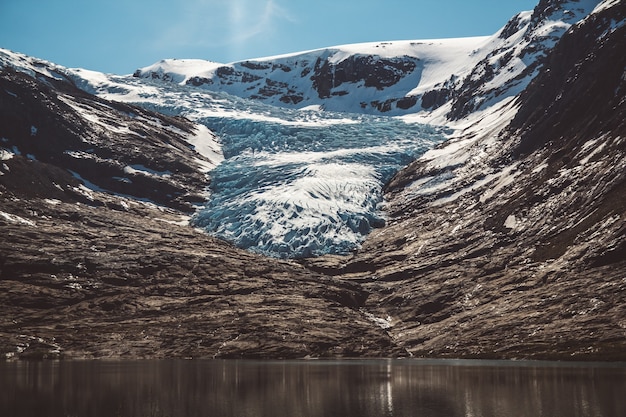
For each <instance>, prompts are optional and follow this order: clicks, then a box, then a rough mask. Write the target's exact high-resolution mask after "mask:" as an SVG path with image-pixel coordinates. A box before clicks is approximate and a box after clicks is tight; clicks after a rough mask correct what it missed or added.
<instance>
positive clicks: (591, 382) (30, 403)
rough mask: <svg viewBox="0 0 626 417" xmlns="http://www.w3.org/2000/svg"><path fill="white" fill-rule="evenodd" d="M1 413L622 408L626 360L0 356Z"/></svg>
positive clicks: (449, 416) (482, 414)
mask: <svg viewBox="0 0 626 417" xmlns="http://www.w3.org/2000/svg"><path fill="white" fill-rule="evenodd" d="M0 416H5V417H20V416H38V417H43V416H47V417H55V416H63V417H70V416H76V417H82V416H107V417H113V416H119V417H125V416H137V417H139V416H141V417H144V416H154V417H165V416H170V417H178V416H181V417H182V416H185V417H195V416H220V417H221V416H238V417H247V416H249V417H253V416H272V417H283V416H284V417H287V416H289V417H298V416H307V417H315V416H343V417H351V416H355V417H356V416H359V417H368V416H377V417H380V416H421V417H428V416H431V417H456V416H459V417H460V416H464V417H470V416H471V417H487V416H494V417H495V416H497V417H513V416H515V417H524V416H529V417H530V416H532V417H541V416H546V417H559V416H562V417H577V416H594V417H618V416H626V364H602V363H560V362H530V361H465V360H408V359H407V360H341V361H325V360H310V361H234V360H231V361H222V360H215V361H214V360H206V361H205V360H187V361H186V360H154V361H153V360H145V361H50V362H45V361H44V362H0Z"/></svg>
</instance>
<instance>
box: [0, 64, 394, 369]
mask: <svg viewBox="0 0 626 417" xmlns="http://www.w3.org/2000/svg"><path fill="white" fill-rule="evenodd" d="M22 70H23V68H22ZM51 75H53V74H51V73H50V72H49V71H48V70H47V69H45V68H43V67H42V68H41V69H40V71H33V72H31V73H30V74H26V73H24V72H22V71H20V72H18V71H16V70H14V69H12V68H10V67H8V66H7V67H5V68H4V69H2V71H1V72H0V85H1V87H0V109H1V112H0V114H1V116H0V118H1V119H0V120H1V121H0V137H1V138H2V143H1V146H0V152H1V153H0V156H1V161H0V162H1V164H0V231H1V233H2V236H3V237H2V239H0V311H1V314H0V316H1V318H0V352H1V353H2V355H3V356H4V357H6V358H14V357H19V358H42V357H45V358H56V357H132V358H135V357H240V356H246V357H252V356H254V357H272V358H276V357H305V356H376V355H380V354H381V353H382V352H385V355H393V356H395V355H402V354H403V351H402V350H401V349H400V348H398V347H397V346H396V345H394V344H393V343H391V341H390V338H389V336H388V335H387V334H386V333H385V332H384V331H383V330H382V329H381V328H380V327H378V326H375V325H373V324H372V320H371V317H370V316H368V315H367V314H365V313H364V312H363V311H361V310H360V309H359V307H360V306H361V305H362V303H363V301H364V300H365V298H367V296H368V294H367V292H365V291H364V290H363V289H362V288H360V287H359V286H358V285H356V284H353V283H350V282H347V281H345V280H341V279H335V278H329V277H325V276H322V275H320V274H314V273H311V271H308V270H306V269H304V268H303V267H301V266H300V265H296V264H290V263H284V262H279V261H277V260H274V259H269V258H263V257H260V256H255V255H253V254H250V253H248V252H245V251H243V250H240V249H236V248H233V247H232V246H230V245H229V244H227V243H224V242H221V241H218V240H216V239H214V238H210V237H208V236H206V235H205V234H203V233H200V232H197V231H195V230H194V229H192V228H190V227H189V226H188V223H187V220H188V216H186V214H188V213H189V212H190V211H192V209H193V207H192V205H191V204H192V203H194V202H196V201H201V198H202V194H203V193H204V188H205V187H206V185H207V181H208V179H207V177H206V175H205V174H203V171H205V170H206V169H207V167H210V165H211V164H213V161H211V160H208V159H207V157H206V156H204V155H202V154H200V153H198V152H196V151H195V150H194V147H193V146H192V145H191V144H190V143H189V142H188V140H190V141H191V142H194V138H195V137H196V136H197V134H198V131H199V130H201V128H200V127H198V126H196V125H194V124H193V123H191V122H190V121H189V120H185V119H181V118H172V117H166V116H163V115H160V114H157V113H152V112H148V111H145V110H142V109H141V108H138V107H134V106H128V105H125V104H121V103H114V102H108V101H105V100H102V99H99V98H97V97H94V96H90V95H87V94H85V93H84V92H82V91H81V90H79V89H77V88H76V87H73V86H72V85H71V83H69V82H68V80H66V79H58V78H59V76H57V77H51ZM209 139H210V138H205V140H209Z"/></svg>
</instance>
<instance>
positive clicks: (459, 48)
mask: <svg viewBox="0 0 626 417" xmlns="http://www.w3.org/2000/svg"><path fill="white" fill-rule="evenodd" d="M596 4H597V1H594V0H582V1H578V0H572V1H556V2H555V1H545V0H544V1H541V2H540V4H539V5H538V6H537V7H536V8H535V10H534V11H528V12H522V13H520V14H518V15H516V16H515V17H513V18H512V19H511V20H510V21H509V22H508V23H507V24H506V25H505V26H504V27H503V28H502V29H501V30H500V31H498V32H497V33H496V34H494V35H493V36H488V37H476V38H462V39H441V40H416V41H396V42H378V43H367V44H357V45H344V46H337V47H331V48H324V49H319V50H313V51H308V52H302V53H296V54H289V55H283V56H276V57H268V58H260V59H254V60H247V61H242V62H235V63H232V64H227V65H224V64H218V63H214V62H208V61H202V60H173V59H166V60H163V61H160V62H157V63H155V64H153V65H151V66H148V67H145V68H142V69H139V70H137V71H136V72H135V74H134V76H136V77H142V78H149V79H159V80H163V81H166V82H172V83H176V84H179V85H190V86H195V87H199V88H202V89H206V90H210V91H224V92H227V93H229V94H232V95H236V96H238V97H244V98H251V99H255V100H260V101H262V102H264V103H268V104H272V105H275V106H283V107H295V108H306V107H309V106H320V107H321V108H324V109H326V110H332V111H342V112H353V113H370V114H372V113H373V114H381V113H384V114H388V115H398V114H409V113H410V114H414V113H418V112H425V111H431V110H434V109H436V108H438V107H442V106H444V110H443V111H442V113H443V114H444V115H445V116H446V117H447V118H448V119H459V118H462V117H464V116H467V115H468V114H469V113H471V112H473V111H476V110H480V109H484V108H486V107H489V106H490V105H493V104H495V103H497V102H499V101H501V100H503V99H505V98H507V97H510V96H514V95H517V94H518V93H519V92H520V91H522V90H523V89H524V88H525V87H526V86H527V85H528V83H529V82H530V80H531V79H532V78H533V77H534V76H535V75H536V74H537V71H538V69H539V67H540V66H541V62H542V59H543V58H544V57H545V55H546V53H547V52H548V51H549V50H550V48H552V47H553V46H554V45H555V44H556V42H557V41H558V39H559V38H560V37H561V36H562V35H563V33H565V31H566V30H567V28H569V27H570V26H571V25H572V24H574V23H576V22H578V21H580V20H581V19H582V18H583V17H585V16H586V15H588V14H589V13H590V12H591V11H592V10H593V8H594V7H595V5H596Z"/></svg>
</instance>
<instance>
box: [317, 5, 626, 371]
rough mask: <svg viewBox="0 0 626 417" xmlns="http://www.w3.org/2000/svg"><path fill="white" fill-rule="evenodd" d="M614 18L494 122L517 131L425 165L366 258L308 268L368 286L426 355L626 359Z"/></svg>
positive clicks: (396, 198)
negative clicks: (505, 118)
mask: <svg viewBox="0 0 626 417" xmlns="http://www.w3.org/2000/svg"><path fill="white" fill-rule="evenodd" d="M602 6H604V7H598V9H596V12H594V13H593V14H592V15H590V16H589V17H588V18H586V19H585V20H584V21H582V22H581V23H579V24H577V25H576V26H575V27H573V28H572V29H571V30H570V31H569V32H568V33H566V34H565V35H564V36H563V38H562V39H561V41H560V42H559V43H558V44H557V45H556V46H555V48H554V49H553V50H552V51H551V52H550V54H549V55H548V57H547V60H546V62H545V67H544V69H543V70H542V71H541V72H540V73H539V74H538V76H537V77H536V78H535V79H534V81H533V82H532V83H531V84H530V86H529V87H528V88H527V89H526V90H525V91H524V92H523V93H522V94H521V95H520V97H519V99H518V100H516V101H512V102H510V103H509V104H508V105H507V106H504V107H503V108H501V109H498V110H496V113H495V114H496V115H497V114H498V112H500V113H501V114H505V113H510V112H512V111H513V112H515V117H514V118H513V120H512V122H511V123H510V124H509V125H508V126H506V127H504V126H502V125H498V124H495V125H494V124H493V119H492V118H490V117H487V118H485V119H483V120H481V121H479V122H477V123H478V124H477V125H475V126H471V127H470V128H469V130H468V132H466V133H465V134H461V135H460V136H459V137H457V138H456V139H454V140H453V141H452V142H451V143H448V144H447V146H445V147H443V148H441V149H438V150H434V151H431V152H429V153H427V154H426V155H425V156H424V157H423V158H421V159H420V160H418V161H416V162H414V163H413V164H411V165H410V166H409V167H407V168H406V169H404V170H403V171H402V172H401V173H400V174H399V175H397V176H396V178H395V179H394V180H393V181H392V182H391V183H390V184H389V186H388V188H387V198H388V205H387V210H388V212H389V213H390V216H391V218H390V221H389V224H388V226H387V227H386V228H384V229H382V230H380V231H376V232H374V233H373V234H372V235H371V236H370V238H369V239H368V240H367V241H366V243H365V244H364V245H363V247H362V249H361V251H360V252H359V253H358V254H357V255H356V256H354V257H353V258H351V259H340V260H338V259H326V260H322V259H317V260H315V261H311V262H310V264H309V266H310V267H313V268H316V269H317V270H320V271H325V272H327V273H335V274H338V275H342V276H354V277H355V279H356V278H357V277H358V279H360V280H361V282H363V283H364V286H365V287H366V288H368V289H370V291H372V292H373V293H374V294H375V296H374V297H370V298H369V299H368V303H367V306H371V307H370V308H372V311H374V312H375V314H377V315H379V316H384V315H390V316H391V318H392V320H391V324H392V327H390V329H389V333H390V334H391V335H392V337H393V339H394V341H396V342H397V343H399V344H401V345H402V346H404V347H406V348H407V350H408V351H410V352H411V353H412V354H414V355H417V356H422V355H427V356H428V355H435V356H451V357H458V356H468V357H517V358H519V357H540V358H550V357H552V358H574V359H581V358H584V359H624V353H623V352H624V343H625V340H626V309H625V308H624V305H625V301H626V246H625V245H626V233H625V232H626V224H625V223H624V216H625V214H626V188H625V187H626V182H625V180H626V177H625V176H624V172H625V171H624V168H625V167H626V148H625V142H624V137H625V135H626V123H625V120H626V118H625V116H626V106H625V98H626V96H625V91H626V78H625V77H624V68H626V60H625V59H624V55H623V54H622V53H621V51H623V50H625V48H626V41H625V40H626V36H625V30H626V29H625V27H624V22H625V18H626V13H625V9H626V7H624V5H623V4H621V3H619V2H604V3H603V4H602ZM490 116H494V114H491V115H490Z"/></svg>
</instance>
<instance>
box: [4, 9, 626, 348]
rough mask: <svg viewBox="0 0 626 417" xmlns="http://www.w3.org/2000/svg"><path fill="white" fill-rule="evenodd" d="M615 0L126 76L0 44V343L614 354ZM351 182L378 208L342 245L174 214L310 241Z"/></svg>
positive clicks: (619, 173)
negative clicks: (316, 248) (497, 26)
mask: <svg viewBox="0 0 626 417" xmlns="http://www.w3.org/2000/svg"><path fill="white" fill-rule="evenodd" d="M624 9H625V7H624V5H623V4H622V2H620V1H616V0H604V1H586V0H581V1H562V0H541V1H540V2H539V4H538V5H537V7H536V8H535V9H534V10H533V11H532V12H522V13H520V14H518V15H517V16H515V17H514V18H513V19H512V20H511V21H510V22H509V23H508V24H507V25H505V26H504V27H503V29H502V30H501V31H499V32H498V33H497V34H495V35H494V36H492V37H485V38H472V39H464V40H461V39H456V40H442V41H415V42H389V43H377V44H367V45H350V46H343V47H337V48H328V49H324V50H318V51H310V52H306V53H299V54H293V55H288V56H282V57H273V58H266V59H259V60H250V61H245V62H241V63H234V64H230V65H221V64H215V63H207V62H204V61H163V62H161V63H158V64H155V65H153V66H151V67H148V68H145V69H142V70H138V71H137V72H136V73H135V76H134V77H128V76H114V75H104V74H99V73H94V72H90V71H86V70H80V69H74V70H70V69H66V68H62V67H60V66H57V65H54V64H52V63H48V62H45V61H41V60H37V59H35V58H30V57H25V56H23V55H20V54H16V53H12V52H9V51H0V67H1V68H2V70H1V73H0V82H1V83H2V86H1V88H0V108H1V109H2V112H0V117H1V119H0V120H1V123H0V138H1V140H2V143H0V156H1V159H2V161H1V162H2V164H1V165H0V172H1V174H2V175H0V192H1V198H0V228H1V229H2V233H3V236H5V238H4V239H3V240H1V241H0V286H2V291H0V297H1V301H2V303H1V305H2V307H0V311H2V315H1V317H2V320H1V321H0V352H2V353H3V354H4V355H5V356H6V357H7V358H27V357H265V358H285V357H289V358H294V357H300V358H301V357H306V356H310V357H323V356H347V357H354V356H369V357H371V356H388V357H389V356H392V357H397V356H425V357H489V358H544V359H548V358H557V359H599V360H624V353H623V352H625V350H624V346H625V344H626V330H625V329H626V310H625V309H624V308H622V306H624V305H626V304H625V303H624V301H625V299H624V297H625V294H626V283H625V281H624V277H625V276H626V272H625V271H626V258H625V257H624V253H625V252H624V249H625V240H626V234H625V230H624V221H623V219H624V215H625V212H624V210H625V209H624V207H626V205H625V204H624V203H625V202H624V196H625V195H626V194H625V193H624V191H625V190H624V179H625V178H624V175H623V172H624V167H625V165H626V158H625V153H624V152H625V151H626V149H624V142H623V138H624V134H625V133H626V132H624V130H625V129H626V128H625V126H624V120H625V118H624V102H625V98H624V97H625V95H624V91H625V88H626V85H625V84H624V83H625V78H624V68H625V67H626V65H625V64H626V63H625V62H624V57H623V54H622V53H621V51H623V50H625V45H624V42H625V39H626V37H625V36H624V30H625V29H624V22H625V21H626V18H625V10H624ZM320 109H325V110H324V111H320ZM331 110H332V111H331ZM333 111H341V112H353V113H352V114H348V113H333ZM355 113H358V114H355ZM390 115H393V116H398V117H389V116H390ZM425 121H428V122H430V123H436V124H438V125H439V127H438V128H433V127H430V128H427V127H424V126H421V125H416V124H415V123H416V122H425ZM403 125H406V127H403ZM320 126H327V127H328V128H327V129H320V128H319V127H320ZM385 131H387V132H393V135H391V134H390V136H393V138H391V139H389V140H388V141H387V139H385V140H382V139H381V137H383V136H384V132H385ZM403 135H406V137H404V136H403ZM411 135H413V139H412V140H411ZM425 135H426V136H428V135H432V136H430V137H431V138H432V139H428V140H426V139H425V137H426V136H425ZM437 135H439V136H438V137H440V139H438V138H437V137H436V136H437ZM444 135H445V136H446V137H447V140H446V141H445V142H444V143H440V142H441V141H442V140H443V136H444ZM398 136H400V137H401V140H397V137H398ZM268 137H269V138H270V139H268ZM271 139H273V140H271ZM383 139H384V138H383ZM416 140H417V141H423V143H424V144H426V143H428V145H427V147H428V148H429V149H430V150H428V151H427V152H425V153H424V151H425V150H426V149H425V148H420V149H417V148H415V142H416ZM337 141H339V142H337ZM437 143H440V144H439V145H436V144H437ZM332 144H335V145H334V146H335V147H332V146H331V145H332ZM392 151H393V152H392ZM333 158H339V159H333ZM411 161H412V162H411ZM294 164H295V165H294ZM315 164H318V165H315ZM312 166H316V167H317V168H316V169H312V168H311V167H312ZM266 167H269V168H271V169H267V170H266V169H265V168H266ZM294 167H296V168H297V169H295V168H294ZM330 167H334V168H335V169H334V170H331V169H329V168H330ZM287 168H288V169H287ZM342 168H343V169H342ZM346 168H349V169H346ZM366 168H369V169H366ZM281 174H282V177H283V178H282V179H281V178H280V177H281ZM352 174H354V175H352ZM363 180H365V181H363ZM362 183H367V184H371V187H370V185H368V186H367V187H354V184H362ZM277 184H278V186H276V185H277ZM293 184H296V185H298V187H300V188H298V187H296V188H288V187H287V188H286V186H287V185H293ZM303 184H304V185H303ZM383 184H384V185H385V186H384V189H380V190H378V189H379V188H380V187H382V186H383ZM255 185H256V188H255ZM207 187H208V189H207ZM238 187H244V188H246V189H247V192H248V193H249V194H248V195H249V196H251V197H250V198H251V199H252V200H250V201H252V202H253V203H252V206H251V207H252V209H251V210H250V211H247V209H245V206H244V205H243V204H241V201H247V200H245V199H244V200H238V199H237V198H239V196H238V195H235V194H228V192H231V191H238V190H239V188H238ZM223 190H226V191H228V192H227V193H226V194H224V193H223ZM298 190H300V191H302V192H301V193H298V192H296V191H298ZM337 190H339V191H337ZM341 190H350V192H349V193H346V192H343V193H342V192H341ZM336 191H337V192H336ZM372 193H374V194H375V195H374V197H375V198H374V199H369V198H368V199H365V200H362V201H361V200H359V199H358V198H357V197H359V198H360V197H361V196H364V195H369V194H372ZM377 193H378V194H377ZM382 193H384V199H383V194H382ZM347 194H349V196H351V197H354V199H353V200H355V201H357V202H358V203H357V204H355V206H358V207H359V210H360V207H363V206H367V207H368V210H369V211H367V212H366V213H365V214H359V215H363V216H364V217H365V218H368V219H370V220H371V221H370V220H368V224H369V226H373V227H362V229H363V230H362V232H363V233H364V235H363V240H359V241H358V242H357V243H358V245H357V246H355V247H351V249H350V250H349V251H347V252H341V251H334V253H335V254H329V255H325V256H317V257H305V258H303V259H299V260H297V261H295V260H280V259H276V258H273V257H267V256H262V255H259V254H254V253H251V252H250V251H246V250H243V249H240V248H237V247H235V246H233V245H232V244H230V243H227V242H225V241H223V240H220V239H217V238H215V237H212V236H209V235H208V234H206V233H204V232H201V231H198V230H195V229H194V228H193V227H190V226H189V221H190V220H191V221H192V223H193V222H194V219H196V220H197V219H198V218H199V216H200V214H199V213H203V212H202V210H205V209H208V210H209V211H208V212H204V213H208V214H206V215H208V216H209V217H211V218H216V219H219V220H217V221H216V224H218V225H219V224H222V223H224V222H231V223H229V224H233V225H236V227H234V228H233V229H232V230H231V229H229V230H231V231H232V232H233V233H234V234H236V235H237V237H242V238H244V239H248V240H251V238H250V236H252V235H251V233H252V232H255V230H259V229H260V230H265V229H264V228H265V227H270V229H269V230H273V231H275V229H271V227H272V225H274V224H277V225H281V227H285V228H289V227H291V228H292V230H297V231H298V236H296V237H294V236H291V235H289V239H296V238H297V239H300V238H303V239H309V238H310V237H311V236H312V237H316V236H320V235H321V234H322V235H323V233H327V232H328V230H329V228H328V227H326V229H322V228H319V229H315V227H317V226H315V227H313V226H309V225H308V223H307V222H308V221H309V220H308V219H310V217H307V216H309V214H311V213H318V214H319V216H318V217H317V219H318V220H319V221H324V222H326V221H328V222H329V223H316V224H318V225H320V224H321V226H320V227H323V226H324V225H325V224H343V223H342V222H346V223H345V224H350V222H353V223H354V219H355V218H357V217H355V213H353V212H344V211H343V210H344V208H345V206H346V205H348V201H347V200H346V201H344V202H343V203H341V204H339V203H338V202H337V201H338V200H337V199H338V198H343V197H345V196H346V195H347ZM285 196H291V197H292V200H285ZM338 196H339V197H338ZM278 197H280V198H278ZM246 198H248V197H246ZM206 199H208V203H207V201H206ZM297 199H301V200H298V201H299V203H298V204H294V201H296V200H297ZM355 201H351V202H350V203H354V202H355ZM211 202H213V203H211ZM215 202H217V203H215ZM211 204H213V207H211ZM264 204H267V206H266V205H264ZM255 206H256V207H260V208H263V207H279V208H280V209H281V211H280V213H279V215H278V216H279V217H274V216H275V214H271V215H267V216H265V218H255V217H254V215H255V214H257V212H259V211H261V210H256V211H255V209H254V207H255ZM237 207H239V208H240V210H236V208H237ZM298 207H299V208H298ZM337 207H340V208H339V209H338V208H337ZM305 208H307V209H308V210H310V211H305ZM235 212H243V216H242V217H241V218H239V217H236V218H235V220H232V219H230V217H228V216H226V217H223V216H222V217H220V216H221V215H222V214H223V213H227V214H229V213H234V214H235V215H237V213H235ZM303 213H304V214H303ZM215 214H219V215H220V216H218V217H212V216H214V215H215ZM239 214H241V213H239ZM335 214H337V217H334V215H335ZM190 216H192V217H190ZM367 216H372V217H371V218H370V217H367ZM377 216H378V217H377ZM261 217H263V216H261ZM377 218H380V219H381V220H382V221H378V220H376V219H377ZM274 219H278V220H276V222H275V223H274ZM303 219H307V220H306V222H305V221H303ZM328 219H332V220H328ZM248 220H251V223H249V225H250V227H242V225H245V224H248V223H245V221H248ZM290 222H291V223H290ZM301 223H307V224H305V225H304V226H302V225H301ZM193 224H198V223H193ZM354 224H356V227H355V229H350V230H351V231H352V232H353V231H354V230H357V231H358V230H361V226H360V225H364V224H365V223H364V222H360V223H358V224H357V223H354ZM301 226H302V227H301ZM311 230H313V232H312V231H311ZM322 230H324V232H322ZM333 230H343V229H341V228H338V229H333ZM305 231H306V233H305ZM333 233H334V232H333ZM218 235H219V234H218ZM261 235H262V236H261V238H260V240H263V239H265V240H266V241H268V240H272V239H281V240H285V239H286V238H287V235H281V234H271V233H265V232H263V233H261ZM330 235H332V234H329V236H330ZM345 235H346V232H345V231H344V232H341V233H338V234H337V236H339V237H342V236H345ZM231 241H232V242H234V243H236V244H237V245H239V246H242V245H241V244H240V242H239V241H237V240H236V239H231ZM289 242H292V241H291V240H290V241H289ZM293 242H295V240H294V241H293ZM325 245H326V243H324V246H325ZM338 247H341V246H338ZM292 248H293V246H292ZM252 249H253V248H252ZM289 250H291V249H289Z"/></svg>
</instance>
